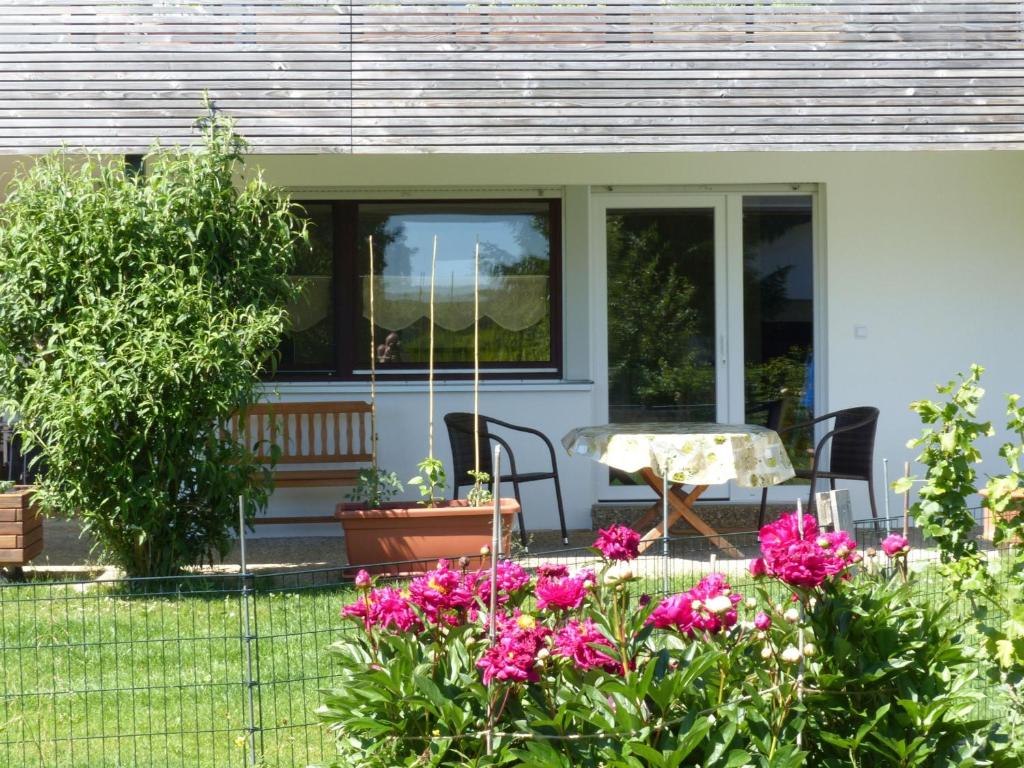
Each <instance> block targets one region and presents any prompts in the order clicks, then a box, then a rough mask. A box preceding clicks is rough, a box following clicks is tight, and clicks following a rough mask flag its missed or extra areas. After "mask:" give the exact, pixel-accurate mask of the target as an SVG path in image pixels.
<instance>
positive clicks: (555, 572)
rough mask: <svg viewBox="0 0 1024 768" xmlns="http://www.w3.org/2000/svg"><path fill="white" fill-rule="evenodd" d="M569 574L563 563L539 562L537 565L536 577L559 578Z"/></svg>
mask: <svg viewBox="0 0 1024 768" xmlns="http://www.w3.org/2000/svg"><path fill="white" fill-rule="evenodd" d="M568 575H569V569H568V568H566V567H565V566H564V565H556V564H555V563H541V564H540V565H538V566H537V578H540V579H561V578H563V577H565V576H568Z"/></svg>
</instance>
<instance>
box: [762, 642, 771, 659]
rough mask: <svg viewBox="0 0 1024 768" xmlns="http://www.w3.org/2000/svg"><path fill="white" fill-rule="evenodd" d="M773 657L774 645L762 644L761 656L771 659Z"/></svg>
mask: <svg viewBox="0 0 1024 768" xmlns="http://www.w3.org/2000/svg"><path fill="white" fill-rule="evenodd" d="M771 657H772V647H771V646H770V645H765V646H762V648H761V658H762V659H770V658H771Z"/></svg>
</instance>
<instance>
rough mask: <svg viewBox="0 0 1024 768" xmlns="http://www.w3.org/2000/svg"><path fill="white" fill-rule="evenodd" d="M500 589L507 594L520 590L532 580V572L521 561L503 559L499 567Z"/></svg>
mask: <svg viewBox="0 0 1024 768" xmlns="http://www.w3.org/2000/svg"><path fill="white" fill-rule="evenodd" d="M497 579H498V591H499V592H502V593H504V594H506V595H511V594H512V593H514V592H518V591H519V590H520V589H522V588H523V587H524V586H526V584H528V583H529V581H530V574H528V573H527V572H526V570H525V569H524V568H523V566H521V565H519V563H513V562H512V561H511V560H502V561H501V562H500V563H498V568H497Z"/></svg>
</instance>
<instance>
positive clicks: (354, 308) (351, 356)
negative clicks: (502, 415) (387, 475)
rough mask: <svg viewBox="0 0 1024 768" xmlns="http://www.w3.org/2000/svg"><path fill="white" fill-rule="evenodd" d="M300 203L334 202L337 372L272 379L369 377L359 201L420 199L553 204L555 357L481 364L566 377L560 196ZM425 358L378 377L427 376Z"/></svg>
mask: <svg viewBox="0 0 1024 768" xmlns="http://www.w3.org/2000/svg"><path fill="white" fill-rule="evenodd" d="M294 202H295V203H296V204H297V205H300V206H303V207H305V206H307V205H330V206H331V209H332V218H333V221H334V253H333V259H332V262H331V263H332V269H333V274H332V282H331V299H332V301H333V303H334V310H335V311H334V343H333V351H334V363H335V369H334V371H333V372H319V371H282V370H280V369H278V370H275V371H274V372H273V374H272V375H270V374H268V375H267V376H266V377H265V378H266V379H267V380H268V381H273V382H362V381H369V379H370V372H369V370H363V369H360V368H359V367H357V364H356V359H357V358H356V348H355V340H356V333H355V329H356V324H357V323H358V322H359V321H360V311H359V305H358V299H359V291H358V278H359V264H357V263H356V261H357V259H356V256H357V254H358V252H359V244H358V242H357V238H358V233H359V206H360V205H364V204H367V205H369V204H372V205H389V204H393V205H403V204H409V203H410V202H415V203H417V204H431V205H446V204H447V205H452V206H457V205H460V204H477V205H479V204H492V203H493V204H494V205H495V206H500V205H502V204H506V205H507V204H512V203H531V204H536V203H543V204H545V205H547V207H548V215H549V219H550V222H551V224H550V227H551V229H550V237H549V241H548V249H549V250H548V253H549V265H550V266H549V274H548V281H549V286H550V296H551V307H550V322H551V344H550V348H551V359H550V360H549V361H546V362H531V363H513V362H506V363H488V364H486V365H481V368H480V378H481V380H502V379H516V380H520V379H522V380H557V379H561V378H562V374H563V368H564V360H563V334H564V328H563V307H562V304H563V300H564V298H563V290H562V273H563V264H562V260H563V243H562V240H563V238H562V232H563V221H562V216H563V215H564V206H563V205H562V200H561V198H559V197H542V198H536V197H534V198H529V197H473V198H464V197H458V198H446V197H430V198H419V197H417V198H394V197H388V198H373V197H359V198H351V199H349V198H344V199H338V198H331V199H323V198H315V197H310V198H305V197H303V198H302V199H296V200H295V201H294ZM427 368H428V366H427V364H426V363H408V364H403V367H402V369H400V370H396V371H389V370H388V369H386V368H384V369H382V368H380V367H378V368H377V379H378V381H385V382H388V381H391V382H404V381H426V380H427V378H428V370H427ZM434 378H435V379H439V380H443V381H465V380H470V379H472V378H473V369H472V367H468V368H467V367H466V365H465V364H464V363H437V362H435V363H434Z"/></svg>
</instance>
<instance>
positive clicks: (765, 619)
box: [754, 611, 772, 632]
mask: <svg viewBox="0 0 1024 768" xmlns="http://www.w3.org/2000/svg"><path fill="white" fill-rule="evenodd" d="M771 626H772V617H771V616H769V615H768V614H767V613H765V612H764V611H758V612H757V616H755V617H754V627H755V628H756V629H759V630H761V631H762V632H764V631H765V630H766V629H770V628H771Z"/></svg>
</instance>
